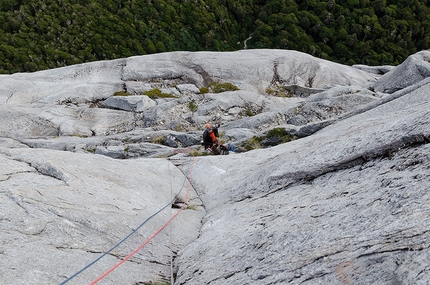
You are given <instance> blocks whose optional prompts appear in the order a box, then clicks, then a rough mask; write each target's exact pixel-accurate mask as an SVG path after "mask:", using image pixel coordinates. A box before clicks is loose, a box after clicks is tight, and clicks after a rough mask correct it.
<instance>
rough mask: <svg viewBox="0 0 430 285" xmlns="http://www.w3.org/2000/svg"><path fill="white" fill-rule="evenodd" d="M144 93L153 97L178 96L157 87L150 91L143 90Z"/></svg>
mask: <svg viewBox="0 0 430 285" xmlns="http://www.w3.org/2000/svg"><path fill="white" fill-rule="evenodd" d="M143 95H146V96H148V97H149V98H151V99H162V98H178V97H177V96H175V95H172V94H168V93H163V92H161V90H160V89H158V88H155V89H152V90H149V91H145V92H143Z"/></svg>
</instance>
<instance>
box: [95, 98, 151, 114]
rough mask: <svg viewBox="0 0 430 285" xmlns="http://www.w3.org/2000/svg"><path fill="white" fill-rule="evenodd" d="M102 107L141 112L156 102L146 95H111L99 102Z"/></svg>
mask: <svg viewBox="0 0 430 285" xmlns="http://www.w3.org/2000/svg"><path fill="white" fill-rule="evenodd" d="M100 104H101V106H102V107H105V108H112V109H119V110H124V111H130V112H143V111H144V110H145V109H147V108H150V107H154V106H155V105H156V104H157V103H156V102H155V101H154V100H152V99H150V98H149V97H148V96H142V95H140V96H139V95H135V96H112V97H109V98H107V99H106V100H104V101H102V102H100Z"/></svg>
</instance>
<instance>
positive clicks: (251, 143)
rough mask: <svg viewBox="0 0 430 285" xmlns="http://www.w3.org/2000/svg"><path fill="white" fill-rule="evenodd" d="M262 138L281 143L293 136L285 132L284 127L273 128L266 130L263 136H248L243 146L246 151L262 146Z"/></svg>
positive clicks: (291, 138)
mask: <svg viewBox="0 0 430 285" xmlns="http://www.w3.org/2000/svg"><path fill="white" fill-rule="evenodd" d="M264 140H272V141H275V142H276V144H282V143H286V142H289V141H291V140H293V137H291V135H289V134H288V133H287V131H286V130H285V129H284V128H274V129H271V130H270V131H268V132H267V134H266V135H265V136H261V137H257V136H254V137H252V138H250V139H249V140H248V141H247V142H246V144H245V146H244V148H245V150H246V151H250V150H253V149H259V148H263V147H264Z"/></svg>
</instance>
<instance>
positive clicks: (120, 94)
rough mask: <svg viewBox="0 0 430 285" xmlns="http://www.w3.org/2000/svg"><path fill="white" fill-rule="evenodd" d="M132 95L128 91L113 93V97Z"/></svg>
mask: <svg viewBox="0 0 430 285" xmlns="http://www.w3.org/2000/svg"><path fill="white" fill-rule="evenodd" d="M130 95H131V94H130V93H128V92H127V91H124V90H121V91H117V92H115V93H113V96H130Z"/></svg>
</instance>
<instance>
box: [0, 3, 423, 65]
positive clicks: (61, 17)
mask: <svg viewBox="0 0 430 285" xmlns="http://www.w3.org/2000/svg"><path fill="white" fill-rule="evenodd" d="M337 2H339V3H337ZM0 23H1V24H0V35H1V36H0V73H15V72H32V71H36V70H43V69H51V68H56V67H61V66H66V65H72V64H78V63H83V62H89V61H96V60H106V59H115V58H122V57H129V56H133V55H143V54H151V53H159V52H167V51H179V50H183V51H201V50H212V51H233V50H239V49H243V48H248V49H253V48H268V49H292V50H298V51H303V52H306V53H309V54H311V55H314V56H316V57H320V58H324V59H329V60H332V61H336V62H340V63H344V64H355V63H362V64H368V65H382V64H394V65H395V64H398V63H400V62H402V61H403V60H404V59H405V58H406V57H407V56H409V55H410V54H412V53H415V52H417V51H420V50H423V49H428V48H429V47H430V10H429V7H428V6H427V1H426V0H421V1H419V0H407V1H406V0H397V1H393V0H372V1H370V0H347V1H335V0H326V1H320V0H296V1H293V0H266V1H264V0H235V1H227V0H218V1H215V0H31V1H30V0H2V1H1V2H0Z"/></svg>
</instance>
